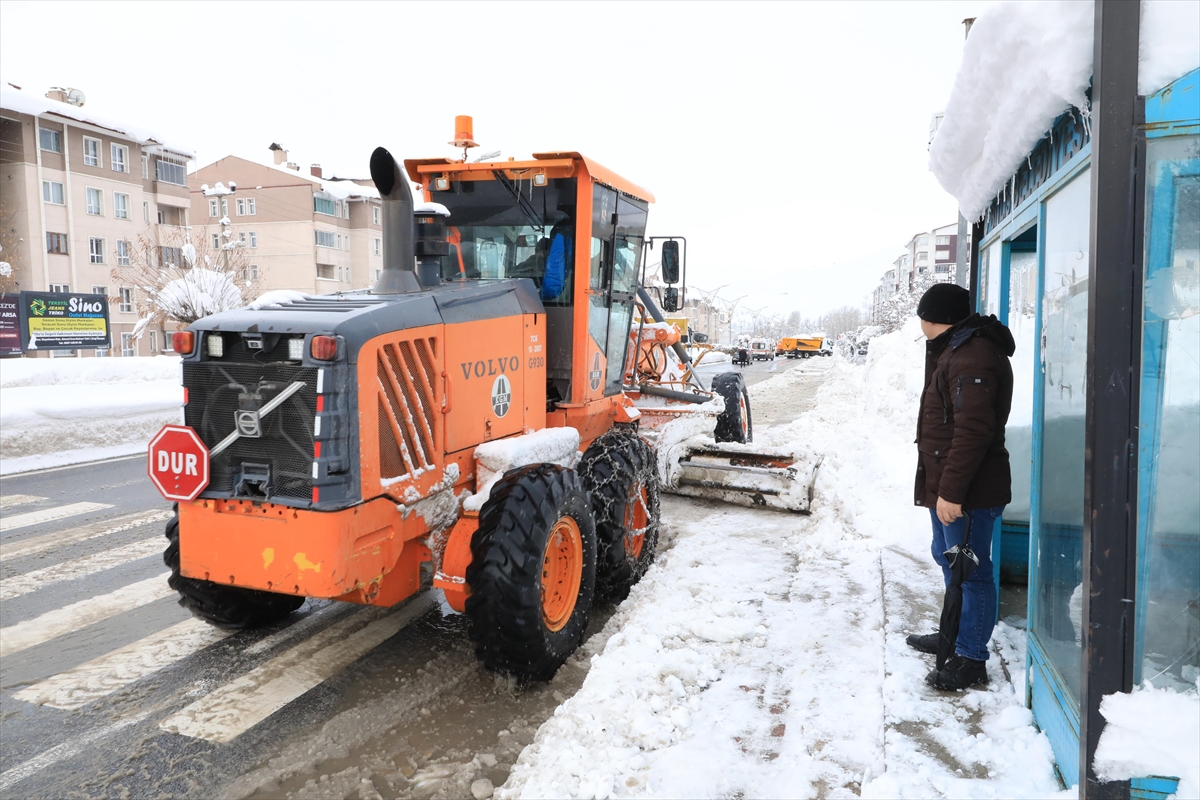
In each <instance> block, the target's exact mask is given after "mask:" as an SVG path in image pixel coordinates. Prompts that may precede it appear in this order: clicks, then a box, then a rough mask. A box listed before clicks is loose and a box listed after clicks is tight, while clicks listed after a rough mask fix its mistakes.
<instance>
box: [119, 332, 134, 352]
mask: <svg viewBox="0 0 1200 800" xmlns="http://www.w3.org/2000/svg"><path fill="white" fill-rule="evenodd" d="M136 348H137V345H135V344H134V341H133V334H132V333H122V334H121V356H122V357H123V358H129V357H130V356H136V355H137V349H136Z"/></svg>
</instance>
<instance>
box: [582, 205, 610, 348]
mask: <svg viewBox="0 0 1200 800" xmlns="http://www.w3.org/2000/svg"><path fill="white" fill-rule="evenodd" d="M616 210H617V193H616V192H614V191H613V190H612V189H609V188H607V187H605V186H601V185H600V184H596V186H595V188H594V189H593V191H592V260H591V268H590V275H589V278H588V286H589V287H590V288H591V289H592V290H593V291H592V294H591V308H590V309H589V310H588V332H589V333H591V335H592V339H594V340H595V342H596V344H597V345H598V346H599V347H600V348H601V349H605V348H606V346H607V344H608V291H607V289H608V282H609V280H611V277H612V261H613V253H612V247H613V242H612V240H613V235H614V233H615V229H614V228H613V222H612V215H613V213H614V212H615V211H616Z"/></svg>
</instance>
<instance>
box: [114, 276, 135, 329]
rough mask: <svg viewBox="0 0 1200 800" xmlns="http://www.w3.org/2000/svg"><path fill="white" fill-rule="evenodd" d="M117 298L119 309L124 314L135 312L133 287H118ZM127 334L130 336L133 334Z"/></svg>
mask: <svg viewBox="0 0 1200 800" xmlns="http://www.w3.org/2000/svg"><path fill="white" fill-rule="evenodd" d="M117 299H118V301H119V302H118V303H117V311H120V312H121V313H122V314H132V313H133V289H130V288H128V287H122V288H120V289H117ZM125 335H126V336H130V335H131V334H125Z"/></svg>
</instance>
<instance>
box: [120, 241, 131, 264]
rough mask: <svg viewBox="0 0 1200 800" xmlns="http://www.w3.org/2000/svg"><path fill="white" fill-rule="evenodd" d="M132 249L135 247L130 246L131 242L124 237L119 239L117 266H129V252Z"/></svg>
mask: <svg viewBox="0 0 1200 800" xmlns="http://www.w3.org/2000/svg"><path fill="white" fill-rule="evenodd" d="M132 249H133V248H132V247H130V244H129V242H127V241H125V240H124V239H117V266H118V267H128V266H129V254H130V252H131V251H132Z"/></svg>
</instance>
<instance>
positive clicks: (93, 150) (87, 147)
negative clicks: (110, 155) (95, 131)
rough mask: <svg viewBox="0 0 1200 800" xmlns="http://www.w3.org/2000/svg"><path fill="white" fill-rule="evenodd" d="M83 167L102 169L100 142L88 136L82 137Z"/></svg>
mask: <svg viewBox="0 0 1200 800" xmlns="http://www.w3.org/2000/svg"><path fill="white" fill-rule="evenodd" d="M83 165H84V166H85V167H102V166H104V165H103V164H101V163H100V140H99V139H93V138H91V137H89V136H85V137H83Z"/></svg>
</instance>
